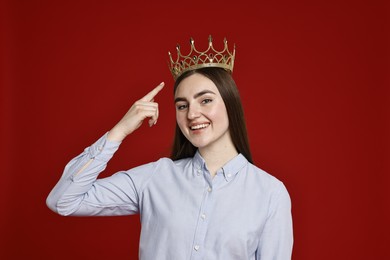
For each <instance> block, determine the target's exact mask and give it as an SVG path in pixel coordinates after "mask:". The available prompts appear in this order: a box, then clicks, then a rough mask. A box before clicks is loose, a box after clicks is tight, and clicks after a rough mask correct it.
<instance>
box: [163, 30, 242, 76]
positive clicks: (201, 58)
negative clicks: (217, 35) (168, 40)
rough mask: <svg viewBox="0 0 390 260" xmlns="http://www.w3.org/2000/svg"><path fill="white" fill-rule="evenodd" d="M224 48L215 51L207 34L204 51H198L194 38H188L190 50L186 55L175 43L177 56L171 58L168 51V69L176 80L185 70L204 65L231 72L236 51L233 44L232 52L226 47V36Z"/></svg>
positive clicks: (211, 39)
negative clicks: (207, 44)
mask: <svg viewBox="0 0 390 260" xmlns="http://www.w3.org/2000/svg"><path fill="white" fill-rule="evenodd" d="M223 42H224V48H223V50H222V51H217V50H215V49H214V47H213V38H212V37H211V35H210V36H209V46H208V48H207V49H206V50H205V51H198V50H197V49H196V48H195V44H194V40H193V39H192V38H191V39H190V45H191V50H190V53H189V54H188V55H186V56H184V55H182V54H181V51H180V45H177V47H176V50H177V58H176V61H174V60H173V58H172V55H171V53H170V52H168V54H169V60H170V64H169V69H170V71H171V73H172V75H173V78H174V79H175V80H176V79H177V78H178V77H180V75H181V74H183V73H184V72H186V71H189V70H194V69H199V68H204V67H219V68H224V69H225V70H228V71H230V73H232V72H233V67H234V57H235V53H236V46H235V45H234V48H233V52H230V51H229V49H228V44H227V40H226V38H224V40H223Z"/></svg>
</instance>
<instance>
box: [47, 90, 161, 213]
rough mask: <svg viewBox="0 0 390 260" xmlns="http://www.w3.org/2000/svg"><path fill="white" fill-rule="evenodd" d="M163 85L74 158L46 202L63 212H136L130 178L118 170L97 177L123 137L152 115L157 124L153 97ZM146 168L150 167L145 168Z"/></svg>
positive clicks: (132, 107) (156, 108) (133, 106)
mask: <svg viewBox="0 0 390 260" xmlns="http://www.w3.org/2000/svg"><path fill="white" fill-rule="evenodd" d="M163 87H164V83H161V84H160V85H158V86H157V87H156V88H154V89H153V90H152V91H151V92H149V93H148V94H147V95H145V96H144V97H143V98H141V99H140V100H138V101H136V102H135V103H134V104H133V105H132V106H131V108H130V109H129V111H128V112H127V113H126V114H125V115H124V117H123V118H122V119H121V120H120V121H119V122H118V123H117V124H116V125H115V126H114V127H113V128H112V129H111V130H110V131H109V132H108V133H107V134H105V135H104V136H103V137H101V138H100V139H99V140H98V141H96V142H95V143H94V144H92V145H91V146H90V147H87V148H86V149H85V150H84V151H83V152H82V153H81V154H80V155H78V156H77V157H75V158H73V159H72V160H71V161H70V162H69V163H68V164H67V165H66V167H65V169H64V172H63V175H62V177H61V178H60V180H59V181H58V182H57V184H56V185H55V187H54V188H53V189H52V191H51V192H50V194H49V196H48V197H47V200H46V204H47V206H48V207H49V208H50V209H51V210H52V211H54V212H56V213H58V214H61V215H84V216H85V215H127V214H133V213H136V212H137V210H138V205H137V201H136V196H137V195H136V191H135V187H132V185H133V183H132V181H131V180H130V177H129V176H128V175H127V174H125V173H124V172H118V173H117V174H114V175H113V176H111V177H108V178H104V179H99V180H97V177H98V175H99V173H101V172H102V171H103V170H104V169H105V168H106V166H107V163H108V161H109V160H110V159H111V158H112V156H113V155H114V153H115V151H116V150H117V149H118V148H119V145H120V143H121V142H122V141H123V139H124V138H125V137H126V136H127V135H129V134H131V133H132V132H134V131H135V130H136V129H138V128H139V127H140V126H141V125H142V122H143V121H144V120H145V119H146V118H149V126H153V125H155V124H156V123H157V119H158V115H159V113H158V104H157V103H156V102H154V97H155V96H156V95H157V94H158V92H159V91H161V89H162V88H163ZM146 169H147V168H146Z"/></svg>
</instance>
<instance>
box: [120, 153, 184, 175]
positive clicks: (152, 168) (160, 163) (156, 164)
mask: <svg viewBox="0 0 390 260" xmlns="http://www.w3.org/2000/svg"><path fill="white" fill-rule="evenodd" d="M190 161H191V158H186V159H181V160H176V161H174V160H172V159H170V158H167V157H162V158H160V159H158V160H156V161H152V162H149V163H146V164H142V165H139V166H136V167H134V168H131V169H129V170H127V171H126V173H127V174H129V175H131V176H134V175H138V174H153V173H156V172H159V173H160V172H161V173H163V172H167V171H165V170H168V169H176V168H182V167H185V166H186V165H188V163H189V162H190ZM161 170H164V171H161Z"/></svg>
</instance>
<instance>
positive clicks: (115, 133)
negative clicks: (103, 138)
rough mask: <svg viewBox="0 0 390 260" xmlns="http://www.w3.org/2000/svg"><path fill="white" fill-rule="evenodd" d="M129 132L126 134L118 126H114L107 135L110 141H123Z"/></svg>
mask: <svg viewBox="0 0 390 260" xmlns="http://www.w3.org/2000/svg"><path fill="white" fill-rule="evenodd" d="M126 136H127V134H125V133H124V132H123V131H121V130H119V129H118V128H117V127H116V126H114V127H113V128H112V129H111V130H110V131H109V132H108V135H107V140H109V141H116V142H122V141H123V139H125V138H126Z"/></svg>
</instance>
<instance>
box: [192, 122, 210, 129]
mask: <svg viewBox="0 0 390 260" xmlns="http://www.w3.org/2000/svg"><path fill="white" fill-rule="evenodd" d="M209 125H210V123H205V124H194V125H191V126H190V129H191V130H199V129H204V128H206V127H208V126H209Z"/></svg>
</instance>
